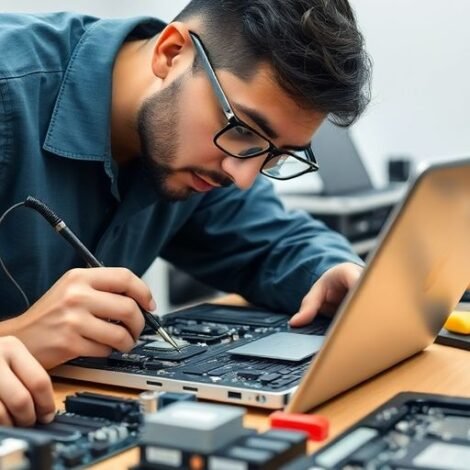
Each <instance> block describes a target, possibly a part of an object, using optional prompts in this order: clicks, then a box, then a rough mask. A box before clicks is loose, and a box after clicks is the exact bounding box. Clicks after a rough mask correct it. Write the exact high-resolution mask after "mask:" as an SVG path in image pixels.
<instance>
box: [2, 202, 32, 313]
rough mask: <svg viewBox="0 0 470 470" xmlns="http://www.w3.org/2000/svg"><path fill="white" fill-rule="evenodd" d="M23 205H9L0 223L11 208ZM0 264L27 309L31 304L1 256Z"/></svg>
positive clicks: (19, 203) (20, 203)
mask: <svg viewBox="0 0 470 470" xmlns="http://www.w3.org/2000/svg"><path fill="white" fill-rule="evenodd" d="M21 206H24V202H18V203H16V204H13V205H12V206H11V207H9V208H8V209H7V210H6V211H5V212H4V213H3V214H2V215H1V217H0V225H1V224H2V222H3V220H4V219H5V217H6V216H7V215H8V214H9V213H10V212H11V211H13V209H16V208H17V207H21ZM0 266H1V267H2V269H3V271H4V272H5V274H6V275H7V277H8V279H10V281H11V282H12V283H13V284H14V285H15V287H16V288H17V289H18V290H19V291H20V293H21V295H22V296H23V299H24V302H25V304H26V309H28V308H29V307H30V306H31V304H30V302H29V299H28V296H27V295H26V294H25V292H24V290H23V289H22V288H21V287H20V285H19V284H18V283H17V282H16V281H15V278H14V277H13V276H12V275H11V274H10V272H9V271H8V269H7V267H6V266H5V263H4V262H3V260H2V257H1V256H0Z"/></svg>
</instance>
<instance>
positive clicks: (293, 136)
mask: <svg viewBox="0 0 470 470" xmlns="http://www.w3.org/2000/svg"><path fill="white" fill-rule="evenodd" d="M217 75H218V78H219V80H220V83H221V86H222V88H223V89H224V91H225V94H226V96H227V98H228V99H229V101H230V104H231V105H232V107H233V109H234V111H235V113H236V114H237V116H238V117H239V118H240V119H242V120H243V121H244V122H246V123H247V124H248V125H250V126H251V127H253V128H254V129H256V130H257V131H259V132H260V133H261V134H262V135H264V136H265V137H267V138H269V139H270V140H271V141H272V142H273V143H274V144H275V145H277V146H278V147H282V148H287V149H288V148H289V147H290V146H304V145H306V144H308V143H309V142H310V140H311V138H312V135H313V133H314V132H315V131H316V129H317V128H318V127H319V126H320V124H321V122H322V121H323V118H324V115H323V114H320V113H316V112H313V111H311V110H306V109H303V108H301V107H299V106H298V105H297V104H296V103H295V102H294V101H293V100H292V99H291V98H290V97H289V96H287V94H286V93H285V92H284V90H282V89H281V88H280V87H279V86H278V85H277V84H276V83H275V81H274V80H273V79H271V75H270V71H269V68H268V67H267V66H264V65H261V66H259V68H258V71H257V72H256V73H255V74H254V76H253V77H252V78H251V79H250V80H249V81H244V80H242V79H240V78H238V77H236V76H235V75H233V74H232V73H230V72H228V71H225V70H219V71H218V72H217ZM260 117H261V118H262V121H264V122H260V119H259V118H260ZM226 124H227V120H226V117H225V115H224V114H223V112H222V109H221V107H220V104H219V102H218V100H217V98H216V95H215V93H214V90H213V89H212V86H211V84H210V81H209V79H208V77H207V75H206V74H205V73H204V71H203V70H199V71H198V72H197V73H195V74H193V72H192V70H191V68H189V69H188V70H187V71H186V72H185V73H183V74H182V75H180V76H179V77H177V78H176V79H174V80H173V82H171V83H170V84H169V85H167V86H166V88H163V89H162V90H161V91H159V92H157V93H155V94H153V95H152V96H150V97H149V98H147V99H146V100H145V101H144V103H143V104H142V106H141V108H140V110H139V114H138V131H139V138H140V141H141V147H142V159H143V162H144V164H145V166H146V168H147V171H148V173H149V175H150V176H151V178H152V179H153V181H154V183H155V186H156V189H157V191H158V192H159V193H160V194H161V195H162V196H163V197H165V198H166V199H168V200H172V201H178V200H185V199H187V198H188V197H189V196H191V194H194V193H198V192H199V193H202V192H207V191H210V190H212V189H214V188H216V187H226V186H229V185H231V184H235V185H237V186H238V187H239V188H241V189H248V188H249V187H251V185H252V184H253V182H254V180H255V178H256V176H257V175H258V173H259V171H260V169H261V166H262V164H263V162H264V160H265V158H266V155H261V156H258V157H254V158H250V159H238V158H235V157H231V156H229V155H227V154H225V153H224V152H223V151H222V150H220V149H218V148H217V147H216V146H215V145H214V142H213V138H214V135H215V134H216V133H217V132H218V131H220V130H221V129H222V128H223V127H224V126H225V125H226ZM266 127H267V128H266Z"/></svg>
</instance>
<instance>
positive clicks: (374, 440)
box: [284, 393, 470, 470]
mask: <svg viewBox="0 0 470 470" xmlns="http://www.w3.org/2000/svg"><path fill="white" fill-rule="evenodd" d="M311 468H315V470H327V469H348V470H359V469H367V470H392V469H393V470H395V469H407V470H429V469H436V470H468V469H469V468H470V399H469V398H459V397H450V396H445V395H428V394H424V393H401V394H399V395H396V396H395V397H394V398H392V399H391V400H389V401H388V402H387V403H385V404H384V405H382V406H381V407H379V408H378V409H376V410H375V411H373V412H372V413H371V414H369V415H368V416H366V417H365V418H363V419H361V420H360V421H359V422H358V423H356V424H355V425H353V426H352V427H351V428H349V429H348V430H346V431H345V432H344V433H342V434H341V435H340V436H339V437H337V438H336V439H334V440H333V441H332V442H331V443H329V444H328V445H326V446H325V447H323V448H322V449H320V450H319V451H318V452H316V453H315V454H313V455H312V456H311V457H309V458H308V459H301V460H298V461H295V462H292V463H291V464H289V465H288V466H286V467H285V469H284V470H307V469H311Z"/></svg>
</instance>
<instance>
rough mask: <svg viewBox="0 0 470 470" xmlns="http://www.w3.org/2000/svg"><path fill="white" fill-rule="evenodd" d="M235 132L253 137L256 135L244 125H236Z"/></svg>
mask: <svg viewBox="0 0 470 470" xmlns="http://www.w3.org/2000/svg"><path fill="white" fill-rule="evenodd" d="M235 132H236V133H237V134H238V135H240V136H241V137H253V136H254V134H253V132H251V131H250V129H247V128H246V127H242V126H237V127H235Z"/></svg>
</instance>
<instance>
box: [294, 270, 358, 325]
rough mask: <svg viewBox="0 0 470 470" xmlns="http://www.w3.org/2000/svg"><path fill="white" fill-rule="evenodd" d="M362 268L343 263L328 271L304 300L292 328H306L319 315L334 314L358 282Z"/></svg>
mask: <svg viewBox="0 0 470 470" xmlns="http://www.w3.org/2000/svg"><path fill="white" fill-rule="evenodd" d="M361 272H362V268H361V267H360V266H358V265H357V264H353V263H342V264H338V265H337V266H335V267H333V268H331V269H329V270H328V271H326V272H325V273H324V274H323V275H322V276H321V277H320V278H319V279H318V281H317V282H315V284H314V285H313V287H312V288H311V289H310V291H309V292H308V294H307V295H306V296H305V297H304V298H303V300H302V303H301V304H300V309H299V311H298V313H296V314H295V315H294V316H293V317H292V318H291V319H290V321H289V325H290V326H304V325H306V324H308V323H310V322H311V321H312V320H313V319H314V318H315V316H316V315H317V314H318V313H320V312H321V313H327V314H334V313H335V312H336V309H337V308H338V306H339V304H340V303H341V301H342V300H343V298H344V296H345V295H346V293H347V292H348V290H349V289H350V288H351V287H352V286H353V285H354V284H355V283H356V282H357V280H358V279H359V276H360V275H361Z"/></svg>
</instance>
